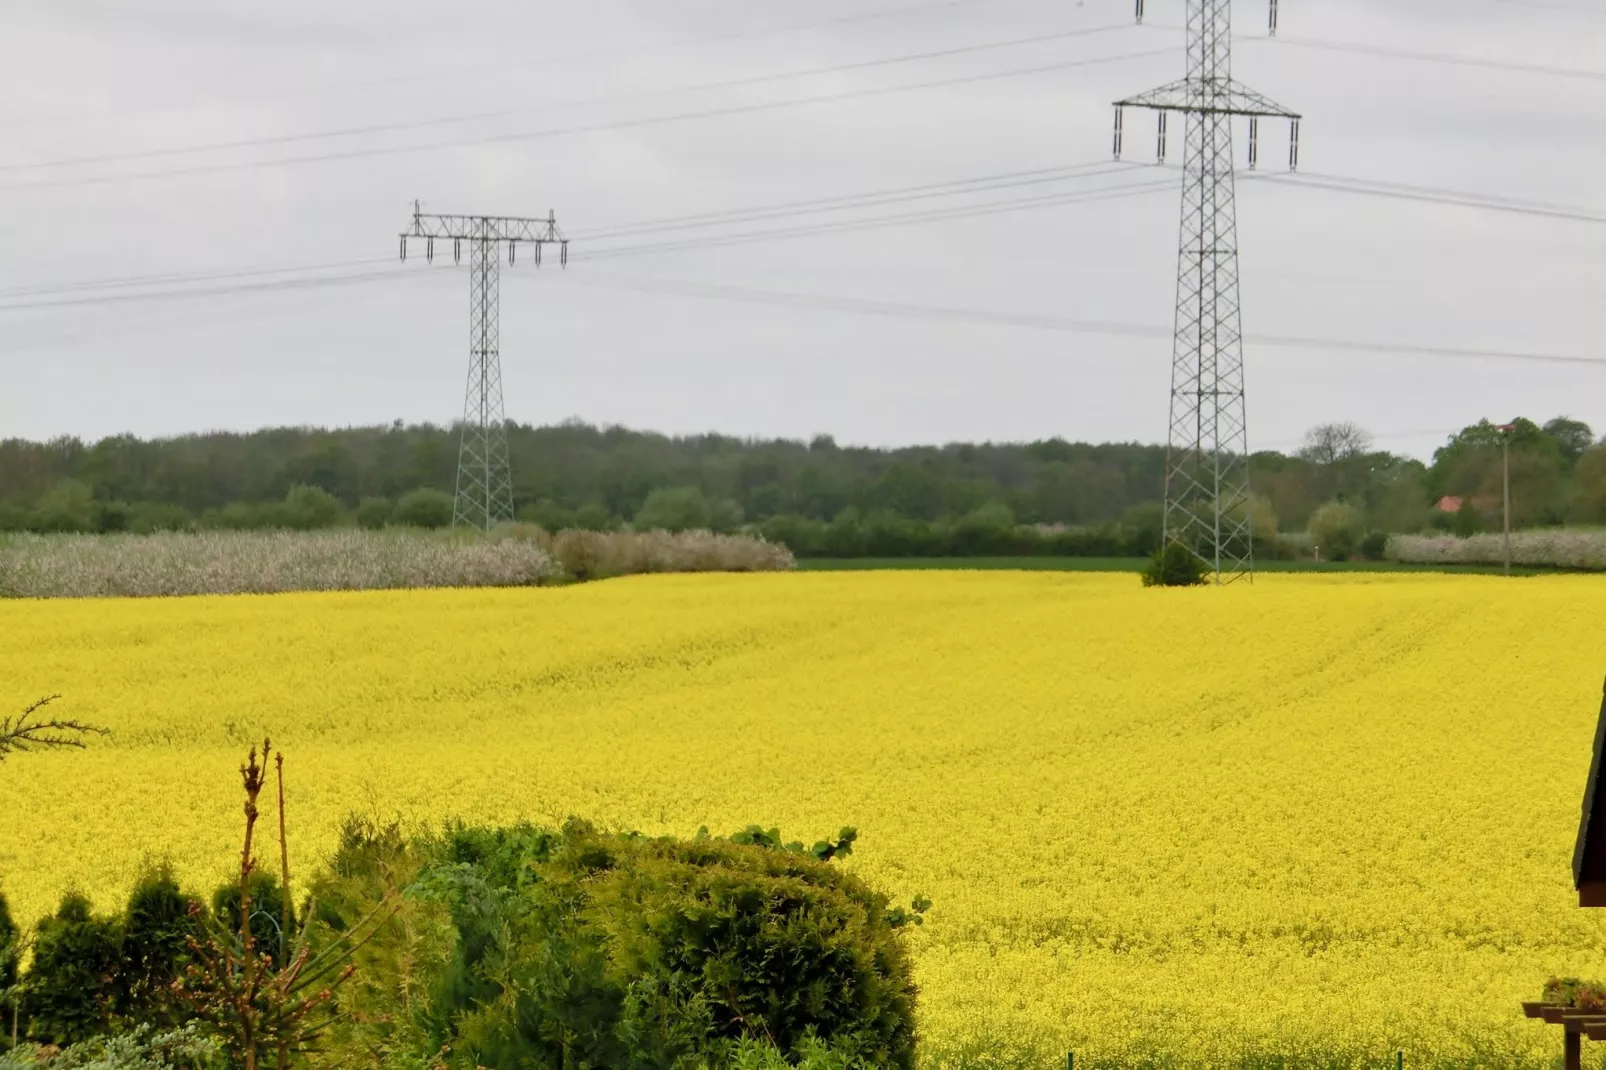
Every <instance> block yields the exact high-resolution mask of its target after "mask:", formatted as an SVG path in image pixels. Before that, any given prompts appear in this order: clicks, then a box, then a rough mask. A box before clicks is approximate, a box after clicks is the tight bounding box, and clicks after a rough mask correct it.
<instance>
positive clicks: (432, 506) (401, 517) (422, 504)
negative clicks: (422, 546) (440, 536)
mask: <svg viewBox="0 0 1606 1070" xmlns="http://www.w3.org/2000/svg"><path fill="white" fill-rule="evenodd" d="M452 507H453V502H452V496H451V495H450V494H447V493H446V492H444V491H439V490H433V489H431V488H429V487H420V488H418V489H417V490H410V491H408V492H407V493H406V494H403V495H402V496H401V499H400V500H399V501H397V502H396V512H395V513H394V514H393V515H392V516H391V523H393V524H400V525H402V526H404V527H413V528H444V527H450V526H451V523H452Z"/></svg>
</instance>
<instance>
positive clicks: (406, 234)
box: [401, 201, 569, 531]
mask: <svg viewBox="0 0 1606 1070" xmlns="http://www.w3.org/2000/svg"><path fill="white" fill-rule="evenodd" d="M414 238H422V239H423V241H424V255H425V257H426V258H427V259H428V260H429V261H431V262H433V261H434V259H435V241H436V239H441V240H443V241H450V242H451V243H452V260H453V262H454V263H462V260H463V243H464V242H468V246H469V249H468V262H469V274H468V304H469V329H468V390H467V392H466V394H465V397H464V399H463V439H462V445H461V446H460V447H459V449H458V454H457V494H456V496H455V498H454V500H453V504H452V526H454V527H456V526H457V525H459V524H467V525H470V526H472V527H477V528H483V529H485V530H487V531H488V530H490V529H491V528H492V527H494V526H495V525H496V524H498V523H501V522H503V521H508V520H512V519H513V473H512V469H511V467H510V466H509V464H508V453H507V418H506V416H505V414H504V413H503V409H502V354H501V341H500V338H499V335H500V326H501V285H502V276H501V264H502V256H501V253H502V246H504V245H506V246H507V262H508V264H509V265H512V264H514V263H516V262H517V259H518V247H519V246H520V245H528V246H531V247H532V248H533V250H534V255H533V257H532V258H533V259H534V261H535V266H536V267H540V266H541V249H542V247H543V246H547V245H556V246H558V248H559V259H560V261H561V263H562V264H563V266H565V267H567V266H568V264H569V240H568V239H567V238H565V237H564V236H563V232H562V231H560V230H558V222H557V217H556V216H555V215H553V214H551V213H549V214H548V215H547V218H545V219H521V218H518V217H515V216H484V215H425V214H424V213H423V210H422V208H421V207H420V206H419V205H418V203H417V202H416V201H415V202H414V203H413V224H412V226H410V227H408V228H407V229H406V230H404V231H402V233H401V258H402V260H403V261H406V259H407V243H408V241H409V240H410V239H414Z"/></svg>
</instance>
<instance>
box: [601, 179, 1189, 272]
mask: <svg viewBox="0 0 1606 1070" xmlns="http://www.w3.org/2000/svg"><path fill="white" fill-rule="evenodd" d="M1175 188H1176V182H1175V181H1174V180H1172V179H1170V178H1163V179H1157V180H1153V179H1151V180H1148V181H1144V182H1135V183H1128V184H1125V185H1117V186H1110V187H1106V188H1104V189H1094V190H1080V191H1077V192H1074V193H1054V194H1047V195H1041V196H1035V197H1015V198H1006V199H1003V200H997V201H987V202H983V203H981V204H976V205H961V206H954V207H950V208H938V209H930V210H926V211H920V212H906V213H900V214H893V215H885V216H873V217H871V218H868V219H852V220H844V221H841V222H835V223H820V224H810V225H808V226H801V227H790V228H781V229H774V230H761V231H746V232H742V233H738V234H731V235H714V236H712V237H710V238H704V239H697V238H688V239H685V240H680V241H667V242H660V243H656V244H645V245H627V246H619V247H614V248H607V247H604V248H602V249H597V250H594V251H587V252H584V253H576V254H575V259H579V260H607V259H613V258H616V257H621V256H640V255H643V254H647V253H667V252H679V251H682V250H686V249H717V248H722V247H724V246H729V245H746V244H749V243H751V242H760V241H772V240H777V239H785V238H808V237H816V236H818V235H823V234H842V233H846V232H850V231H858V230H880V229H883V228H885V227H899V226H908V225H911V224H917V223H933V222H941V221H946V220H952V219H972V218H976V217H979V216H989V215H998V214H1000V213H1003V212H1018V211H1022V210H1025V209H1030V208H1052V207H1058V206H1060V205H1067V204H1081V203H1084V202H1087V201H1103V200H1112V199H1116V198H1122V197H1130V196H1136V195H1141V194H1144V193H1153V192H1155V191H1157V190H1170V189H1175Z"/></svg>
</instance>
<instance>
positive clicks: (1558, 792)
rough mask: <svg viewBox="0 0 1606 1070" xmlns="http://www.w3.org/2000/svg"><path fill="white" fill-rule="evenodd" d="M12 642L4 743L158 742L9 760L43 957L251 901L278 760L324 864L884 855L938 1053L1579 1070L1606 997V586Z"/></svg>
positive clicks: (46, 615)
mask: <svg viewBox="0 0 1606 1070" xmlns="http://www.w3.org/2000/svg"><path fill="white" fill-rule="evenodd" d="M0 637H3V638H0V681H3V684H0V706H3V708H7V709H12V708H16V707H20V706H21V705H22V704H23V703H24V701H26V700H28V699H30V698H33V697H36V696H37V695H38V694H41V693H45V692H53V691H59V692H62V693H63V694H64V695H65V696H66V697H65V699H64V700H63V702H62V704H61V706H60V707H59V709H60V711H61V712H62V713H63V714H65V715H70V716H73V717H79V718H83V719H86V720H91V721H97V722H100V723H103V724H106V725H108V726H110V727H111V728H112V729H113V730H114V732H115V734H114V736H112V737H111V738H110V739H109V740H106V741H104V742H96V743H95V744H94V745H93V746H92V748H91V749H90V750H89V751H87V752H83V753H64V754H37V755H24V756H20V757H16V758H13V759H11V760H9V761H7V762H5V763H4V764H3V765H0V880H3V882H4V889H5V891H6V892H7V894H8V895H9V896H10V898H11V900H12V904H13V907H14V909H15V910H16V912H17V913H18V914H19V916H20V917H22V918H26V919H30V920H31V919H33V918H36V917H37V916H39V915H40V914H42V913H44V912H45V911H47V910H49V909H50V908H51V907H52V905H53V904H54V902H55V900H56V899H57V897H58V896H59V895H60V894H61V892H62V891H63V890H64V889H66V888H68V887H69V886H72V885H77V886H79V887H81V888H82V889H84V890H86V891H88V892H89V893H91V895H92V896H93V897H94V898H95V899H96V900H98V901H99V902H100V903H101V904H103V905H105V906H108V907H109V906H111V905H112V904H114V903H115V902H116V901H117V900H118V899H119V897H120V896H121V895H122V894H123V893H124V892H125V890H126V888H127V886H128V884H129V882H130V880H131V878H132V877H133V875H134V873H135V871H136V869H137V868H138V867H139V865H140V863H141V860H142V859H143V858H147V857H164V856H165V857H168V858H170V859H172V860H173V861H174V862H175V863H176V864H177V866H178V868H179V870H180V873H181V876H182V877H183V878H184V879H186V880H187V881H188V882H190V883H191V884H193V885H194V886H196V887H206V888H210V887H211V886H212V885H213V884H214V883H216V881H217V880H218V879H219V878H220V877H221V876H222V874H223V873H224V872H225V870H226V869H227V867H228V864H229V860H230V854H231V852H232V851H235V850H237V846H236V844H237V840H236V836H237V821H238V809H239V803H238V791H237V777H236V775H235V770H236V768H237V766H238V764H239V761H240V759H241V757H242V756H243V752H244V750H245V747H246V745H247V744H248V743H249V742H250V741H252V740H253V739H257V738H259V737H260V736H261V735H262V734H263V733H264V732H266V733H269V734H271V735H272V736H273V738H274V741H275V743H277V744H282V745H283V747H284V749H285V750H286V751H287V752H288V754H289V775H290V778H291V779H290V782H289V787H290V796H291V806H292V811H291V828H290V832H291V836H292V842H293V847H294V848H295V849H297V850H298V851H299V853H300V856H301V857H302V858H303V859H305V860H307V862H308V863H310V861H311V860H312V859H313V857H314V856H316V855H317V854H318V853H320V852H322V851H325V850H327V849H328V847H329V846H330V844H331V842H332V836H333V833H334V830H335V828H336V826H337V823H338V822H339V821H340V819H341V817H342V815H344V814H346V813H348V812H350V811H353V810H358V811H363V812H368V813H374V814H377V815H379V816H381V817H384V816H391V815H401V816H403V817H406V818H409V819H437V818H441V817H445V816H447V815H461V816H464V817H468V818H472V819H482V820H510V819H515V818H529V819H533V820H536V821H542V822H545V821H553V822H555V821H559V820H561V819H562V818H563V817H564V816H565V815H567V814H569V813H579V814H583V815H587V816H590V817H593V818H596V819H599V820H601V821H604V822H611V823H616V824H618V825H620V826H624V827H630V828H638V829H641V830H642V831H644V832H649V833H658V832H664V831H669V832H676V833H689V832H691V831H692V830H694V829H696V828H697V826H699V825H703V824H707V825H709V826H710V827H712V828H714V829H715V830H716V831H729V830H731V829H734V828H737V827H740V826H742V825H745V824H747V823H749V822H754V821H757V822H762V823H764V824H766V825H770V824H778V825H780V826H781V828H782V831H783V832H785V833H788V834H795V835H796V836H798V837H799V838H803V839H813V838H816V837H818V836H820V835H824V834H827V833H831V832H834V831H835V830H836V829H837V828H838V827H839V826H841V825H844V824H853V825H856V826H858V827H859V829H860V830H861V840H860V844H859V847H860V850H859V852H858V853H857V854H855V855H854V857H853V858H852V859H850V860H849V862H848V864H850V865H852V866H854V867H855V868H856V869H858V870H859V871H860V872H862V873H864V874H865V875H867V876H868V877H869V878H870V879H871V880H873V881H874V882H875V883H877V884H878V885H880V886H882V887H883V888H885V889H887V890H888V891H890V892H893V893H895V894H897V895H898V896H899V897H900V898H902V897H906V896H909V895H913V894H915V893H925V894H928V895H929V896H930V897H931V898H932V899H933V900H935V903H936V905H935V907H934V908H933V910H932V912H931V915H930V919H929V922H928V924H927V925H926V926H925V927H924V928H923V929H921V930H918V931H917V932H916V933H915V934H914V941H915V948H916V953H917V961H918V970H919V979H920V982H921V985H922V989H923V995H922V1000H923V1016H924V1017H923V1022H922V1029H923V1032H924V1034H925V1036H926V1038H927V1041H928V1044H929V1050H930V1051H931V1052H932V1053H934V1054H937V1053H941V1052H943V1051H948V1050H952V1049H954V1048H955V1047H956V1046H960V1045H963V1044H965V1043H967V1042H972V1041H974V1042H978V1043H983V1044H989V1045H1001V1046H1004V1047H1018V1048H1030V1047H1036V1048H1037V1050H1039V1051H1040V1052H1042V1053H1043V1054H1044V1058H1045V1059H1046V1058H1048V1057H1049V1055H1050V1054H1052V1055H1053V1057H1054V1058H1055V1059H1056V1060H1058V1065H1063V1058H1064V1055H1063V1053H1064V1052H1065V1051H1066V1050H1068V1049H1072V1048H1074V1049H1075V1050H1076V1051H1077V1053H1078V1063H1079V1065H1092V1064H1095V1063H1109V1064H1112V1065H1114V1064H1121V1063H1125V1064H1132V1063H1137V1062H1139V1061H1141V1060H1145V1059H1152V1060H1155V1061H1157V1062H1161V1063H1173V1064H1180V1065H1216V1066H1219V1065H1225V1064H1227V1063H1229V1062H1233V1061H1236V1060H1238V1059H1239V1058H1241V1057H1243V1056H1250V1057H1259V1058H1262V1059H1270V1058H1271V1057H1274V1056H1284V1057H1287V1058H1289V1059H1291V1060H1294V1061H1296V1062H1298V1061H1304V1062H1307V1063H1328V1064H1332V1065H1363V1064H1364V1065H1372V1066H1381V1065H1392V1057H1393V1052H1394V1051H1395V1050H1396V1049H1403V1050H1404V1051H1405V1053H1406V1065H1407V1066H1411V1067H1422V1066H1441V1067H1448V1066H1451V1065H1455V1066H1467V1065H1489V1066H1495V1065H1499V1066H1529V1067H1538V1066H1543V1065H1549V1064H1550V1063H1551V1062H1552V1061H1553V1060H1554V1058H1555V1056H1556V1055H1557V1054H1559V1048H1560V1037H1559V1033H1557V1032H1556V1031H1555V1030H1554V1029H1553V1028H1549V1027H1545V1026H1543V1025H1539V1024H1535V1023H1531V1022H1527V1021H1525V1020H1523V1019H1522V1017H1521V1015H1520V1012H1519V1010H1518V1007H1517V1001H1518V1000H1519V999H1523V998H1535V997H1536V996H1537V993H1538V991H1539V988H1540V986H1541V984H1542V983H1543V982H1544V980H1545V978H1546V977H1547V976H1548V975H1549V974H1551V973H1575V974H1584V975H1593V976H1603V977H1606V912H1603V911H1584V910H1580V909H1578V908H1577V906H1576V905H1575V902H1576V900H1575V898H1574V896H1573V893H1572V889H1571V882H1570V877H1569V863H1570V857H1571V849H1572V843H1573V836H1574V834H1575V831H1576V828H1577V821H1578V814H1579V802H1580V795H1581V791H1582V788H1583V784H1584V777H1585V774H1586V772H1587V769H1588V763H1589V751H1590V744H1591V738H1592V733H1593V728H1594V724H1595V715H1596V711H1597V709H1598V707H1599V700H1600V691H1601V679H1602V676H1603V675H1606V581H1599V580H1594V579H1590V578H1543V579H1526V580H1512V581H1503V580H1500V579H1497V578H1480V577H1453V578H1451V577H1436V576H1349V577H1343V578H1335V577H1283V576H1274V577H1269V578H1262V579H1261V580H1260V581H1259V582H1257V583H1256V584H1255V586H1253V587H1252V588H1251V587H1237V588H1232V589H1227V590H1223V591H1216V590H1196V591H1143V590H1141V589H1140V588H1139V587H1138V583H1137V580H1136V578H1135V577H1132V576H1117V575H1076V574H1062V575H1056V574H1042V573H969V574H967V573H900V574H894V573H881V574H798V575H761V576H743V577H654V578H638V579H629V580H620V581H613V582H608V583H603V584H595V585H588V586H580V587H569V588H562V589H545V590H517V591H489V592H487V591H477V592H472V591H471V592H412V593H383V594H356V595H285V596H274V597H241V598H206V599H182V600H168V601H121V602H115V601H112V602H106V601H102V602H95V601H83V602H67V601H60V602H0ZM1591 1057H1593V1056H1591Z"/></svg>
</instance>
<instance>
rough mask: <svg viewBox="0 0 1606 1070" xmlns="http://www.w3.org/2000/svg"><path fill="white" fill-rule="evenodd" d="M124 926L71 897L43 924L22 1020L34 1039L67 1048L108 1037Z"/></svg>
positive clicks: (30, 975) (82, 900)
mask: <svg viewBox="0 0 1606 1070" xmlns="http://www.w3.org/2000/svg"><path fill="white" fill-rule="evenodd" d="M122 942H123V941H122V926H121V925H120V924H119V922H118V920H117V919H115V918H103V917H97V916H96V915H95V914H94V913H93V912H92V911H91V910H90V905H89V900H88V899H86V898H84V897H83V896H82V895H80V894H78V893H76V892H74V893H69V894H68V895H67V896H66V898H64V899H63V900H62V902H61V906H60V907H59V908H57V910H56V913H55V914H54V915H53V916H51V917H48V918H46V919H44V920H43V921H41V922H40V923H39V933H38V938H37V939H36V940H35V942H34V950H33V963H32V965H31V966H30V967H29V969H28V978H27V988H26V990H25V993H24V996H23V1014H24V1015H25V1017H26V1018H27V1022H28V1036H29V1038H31V1039H33V1040H37V1041H41V1042H43V1043H47V1044H55V1045H58V1046H65V1045H67V1044H74V1043H77V1042H79V1041H82V1040H87V1039H89V1038H90V1037H93V1036H95V1035H96V1034H98V1033H103V1032H106V1031H107V1030H108V1029H109V1028H110V1027H111V1025H112V1022H113V1020H114V1016H115V1014H116V1012H117V996H118V992H117V975H118V971H119V968H120V965H121V960H122Z"/></svg>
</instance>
